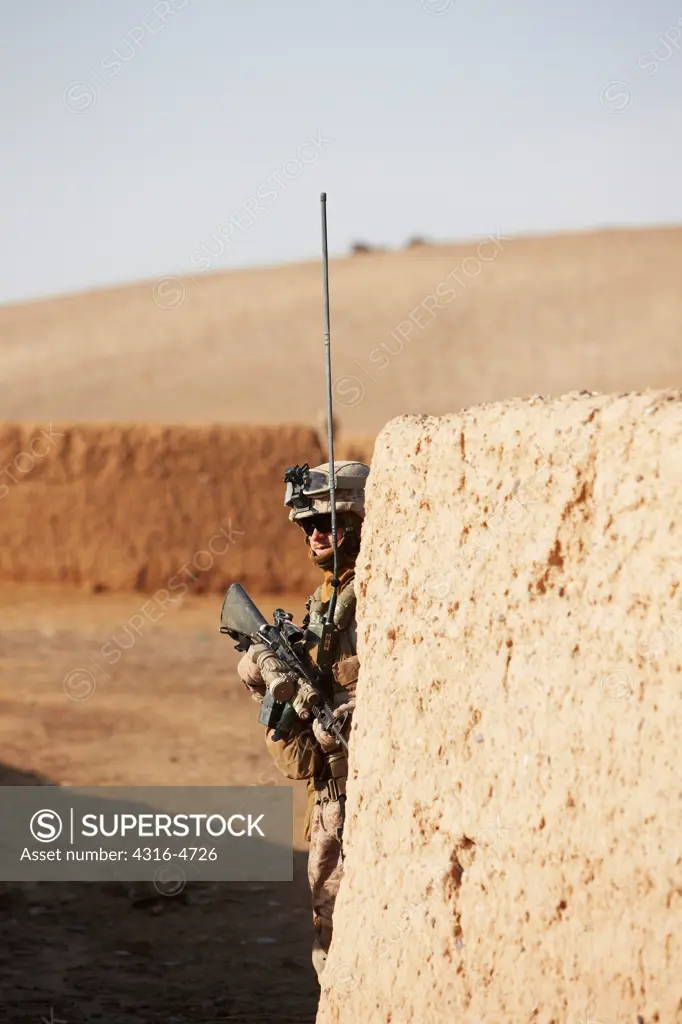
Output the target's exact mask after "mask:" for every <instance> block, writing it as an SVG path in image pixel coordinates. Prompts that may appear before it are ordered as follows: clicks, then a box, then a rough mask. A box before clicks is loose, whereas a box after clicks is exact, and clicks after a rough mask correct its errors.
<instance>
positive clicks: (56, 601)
mask: <svg viewBox="0 0 682 1024" xmlns="http://www.w3.org/2000/svg"><path fill="white" fill-rule="evenodd" d="M262 603H263V609H264V611H265V612H266V613H269V612H271V611H272V607H273V604H274V602H273V601H268V600H267V598H266V599H263V602H262ZM277 603H278V604H280V603H284V604H286V601H285V600H283V599H281V598H280V599H278V601H277ZM140 604H141V598H140V595H131V596H127V597H126V596H120V597H112V596H110V595H89V596H86V595H84V594H82V593H79V592H73V591H67V590H61V589H58V588H50V587H45V588H43V589H36V588H32V587H21V586H15V587H12V588H9V589H5V590H2V591H1V592H0V613H1V616H2V634H1V636H0V651H1V653H2V658H1V659H0V709H1V711H2V714H1V716H0V750H2V755H1V756H0V761H2V767H1V769H0V784H3V785H16V784H37V783H38V782H40V781H42V782H44V783H46V784H48V783H53V784H54V783H70V784H73V785H87V784H101V785H107V784H108V785H128V784H131V785H142V784H148V785H174V784H181V785H228V784H234V785H268V784H269V785H287V782H286V780H285V779H283V778H281V777H280V776H278V775H277V774H276V773H275V772H274V770H273V767H272V763H271V761H270V758H269V756H268V755H267V753H266V751H265V747H264V744H263V736H262V727H261V726H260V725H258V722H257V717H258V708H257V705H256V704H255V703H254V702H253V701H252V700H251V699H250V698H249V697H248V695H247V694H246V691H245V690H244V689H243V687H242V685H241V683H240V682H239V681H238V679H237V676H236V673H235V665H236V660H237V657H238V655H237V654H236V653H235V652H234V651H233V649H232V645H231V642H230V641H229V640H228V639H227V638H225V637H223V636H221V635H220V634H219V633H218V632H217V626H218V621H219V613H220V599H219V598H218V597H217V596H212V597H210V598H209V597H194V598H185V600H184V601H183V602H182V605H181V607H180V608H178V609H175V610H173V611H172V612H171V611H170V610H169V612H168V614H167V615H166V616H165V617H164V618H163V619H162V620H161V621H159V622H158V623H157V624H156V625H155V626H154V627H153V628H152V629H150V631H148V632H147V633H145V634H143V635H141V636H140V638H139V639H138V640H137V642H136V644H135V646H134V647H133V648H132V649H131V650H129V651H127V652H126V654H125V656H124V657H123V658H122V659H121V660H120V661H119V662H118V664H117V665H116V666H115V667H114V668H111V667H110V666H108V665H107V664H106V662H105V661H103V659H102V656H101V647H102V645H103V644H104V643H106V642H107V640H110V639H111V638H112V637H115V636H117V635H120V634H121V630H122V627H123V625H124V623H125V622H126V621H127V620H128V619H129V618H130V616H131V615H134V614H135V613H136V612H137V611H139V608H140ZM287 606H288V607H291V609H292V611H294V612H295V613H296V614H297V616H300V612H301V607H300V599H299V600H298V602H297V601H296V600H295V599H294V600H293V601H291V602H289V604H288V605H287ZM97 666H99V668H98V667H97ZM81 668H85V669H87V670H89V671H90V672H91V673H92V675H93V676H94V680H95V690H94V692H93V693H92V695H91V696H90V697H89V699H76V700H74V699H70V698H69V697H68V696H67V693H66V692H65V688H64V680H65V678H67V677H69V676H70V678H71V683H68V682H67V685H66V689H67V690H69V688H70V687H71V693H72V697H78V698H82V697H83V696H84V693H86V692H87V691H86V690H84V689H83V688H82V687H83V679H82V677H81V678H80V680H79V679H77V678H76V677H75V676H73V675H70V674H72V673H74V671H75V670H78V669H81ZM105 672H107V673H108V675H109V678H107V676H106V675H105ZM302 788H303V784H302V783H301V784H298V786H296V785H295V791H296V796H295V806H296V823H295V836H296V841H297V842H296V852H295V880H294V882H293V883H284V882H280V883H272V882H271V883H262V884H252V883H232V884H230V883H202V884H199V883H195V884H194V885H191V884H190V885H188V887H187V889H186V890H185V892H184V893H182V894H181V895H180V896H179V897H163V898H161V897H160V898H159V899H158V900H157V901H156V902H153V903H150V904H148V905H142V906H139V907H137V906H133V905H132V904H131V902H130V901H129V899H128V897H127V895H126V889H125V888H124V887H123V886H122V885H117V884H113V883H112V884H111V885H109V886H107V885H104V884H98V883H81V884H80V885H77V884H70V883H42V884H34V885H30V884H3V883H0V978H1V979H2V983H1V991H0V1019H1V1020H2V1021H3V1024H5V1022H7V1024H20V1022H21V1024H40V1021H41V1019H42V1018H43V1017H45V1018H46V1020H48V1021H50V1019H51V1018H50V1013H51V1011H52V1010H53V1011H54V1019H55V1021H56V1020H58V1019H59V1020H61V1021H66V1022H68V1024H86V1022H87V1024H94V1022H96V1021H101V1022H102V1024H123V1022H125V1024H199V1022H202V1024H203V1022H206V1024H208V1022H211V1024H213V1022H218V1021H220V1022H222V1021H231V1022H239V1024H261V1022H273V1024H276V1022H281V1024H308V1022H312V1021H313V1020H314V1017H315V1009H316V1005H317V998H318V987H317V982H316V981H315V978H314V973H313V971H312V967H311V966H310V952H309V949H310V941H311V932H312V924H311V919H310V910H309V904H310V899H309V892H308V883H307V877H306V867H305V865H306V853H305V852H304V851H305V849H306V844H304V843H303V841H302V812H303V808H304V803H305V799H304V793H303V792H301V789H302ZM263 939H265V940H268V941H267V942H263V941H262V940H263Z"/></svg>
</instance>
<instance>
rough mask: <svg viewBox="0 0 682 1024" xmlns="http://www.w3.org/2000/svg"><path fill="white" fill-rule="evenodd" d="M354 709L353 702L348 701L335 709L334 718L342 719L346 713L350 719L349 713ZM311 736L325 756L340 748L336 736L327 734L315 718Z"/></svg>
mask: <svg viewBox="0 0 682 1024" xmlns="http://www.w3.org/2000/svg"><path fill="white" fill-rule="evenodd" d="M354 707H355V700H351V701H348V703H347V704H342V705H341V707H338V708H336V710H335V711H334V718H336V719H337V721H338V719H339V718H343V716H344V715H346V714H347V713H348V716H349V717H350V713H351V712H352V711H353V708H354ZM313 734H314V736H315V739H316V740H317V742H318V743H319V744H320V746H321V747H322V750H323V751H324V753H325V754H331V752H332V751H334V750H338V749H339V747H340V746H341V744H340V743H339V741H338V740H337V738H336V736H333V735H332V734H331V733H330V732H327V730H326V729H325V728H324V727H323V726H322V725H321V723H320V721H319V720H318V719H317V718H316V719H315V721H314V722H313Z"/></svg>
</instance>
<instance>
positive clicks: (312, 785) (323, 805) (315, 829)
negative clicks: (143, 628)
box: [238, 461, 369, 978]
mask: <svg viewBox="0 0 682 1024" xmlns="http://www.w3.org/2000/svg"><path fill="white" fill-rule="evenodd" d="M334 469H335V473H336V484H335V499H336V501H335V505H336V513H337V515H336V528H337V546H338V579H339V587H338V597H337V602H336V608H335V612H334V622H335V624H336V627H337V632H335V633H334V643H335V647H334V650H333V652H332V658H331V672H330V676H329V679H328V680H327V686H328V689H327V693H326V694H325V696H326V697H327V698H328V700H329V701H330V703H331V704H332V705H333V706H334V708H335V711H334V714H335V717H336V718H341V717H342V716H346V719H347V725H346V726H344V728H345V730H346V731H345V736H346V737H347V736H348V733H349V731H350V720H351V716H352V711H353V708H354V707H355V688H356V685H357V679H358V673H359V668H360V663H359V659H358V656H357V628H356V621H355V590H354V585H353V578H354V576H355V560H356V558H357V555H358V551H359V549H360V533H361V529H362V521H363V519H364V515H365V483H366V481H367V477H368V475H369V467H368V466H366V465H364V464H363V463H362V462H350V461H348V462H335V463H334ZM303 494H304V496H305V507H301V504H302V501H301V494H300V493H299V494H298V495H297V499H296V500H294V498H293V497H292V494H291V487H289V488H288V490H287V496H286V497H285V505H288V506H289V507H290V509H291V511H290V513H289V519H290V520H291V521H292V522H295V523H298V525H299V526H300V527H301V528H302V529H303V531H304V532H305V538H306V544H307V545H308V548H309V552H308V557H309V558H310V559H311V560H312V561H313V562H314V564H315V565H316V566H317V567H318V568H319V569H321V570H322V572H323V573H324V579H323V582H322V583H321V585H320V586H319V587H318V588H317V590H316V591H315V593H314V594H313V595H312V597H310V598H309V600H308V602H307V604H306V608H307V614H306V616H305V619H304V620H303V627H304V629H305V630H306V634H307V642H306V646H307V647H308V650H309V651H310V655H311V657H312V658H313V659H314V660H316V659H317V646H318V643H319V639H320V633H321V629H322V625H323V623H324V617H325V612H326V611H327V608H328V606H329V600H330V598H331V595H332V580H333V578H334V573H333V564H334V552H333V547H332V526H331V495H330V491H329V463H325V464H324V465H322V466H317V467H315V468H314V469H312V470H309V472H308V476H307V483H306V486H305V489H304V491H303ZM276 662H277V659H274V658H273V656H272V654H271V653H270V651H269V650H268V649H267V648H266V647H264V646H262V645H255V646H253V647H251V648H250V649H249V650H248V651H247V653H246V654H245V655H244V656H243V657H242V659H241V661H240V662H239V665H238V672H239V675H240V678H241V679H242V681H243V683H244V685H245V686H246V687H247V689H248V690H250V691H251V693H252V694H253V695H254V697H255V699H256V700H259V701H261V702H262V699H263V694H264V692H265V682H266V681H267V683H268V684H269V685H272V680H273V678H275V676H276V674H277V673H280V674H282V673H283V674H285V675H286V667H285V666H283V665H282V664H281V663H276ZM273 663H276V664H273ZM273 673H274V675H273ZM264 676H265V681H264V678H263V677H264ZM273 732H274V730H273V729H267V730H266V745H267V747H268V750H269V752H270V754H271V755H272V757H273V759H274V761H275V763H276V765H277V767H278V768H279V770H280V771H281V772H282V774H283V775H285V776H286V777H287V778H289V779H307V780H308V812H307V816H306V825H305V839H306V840H307V841H309V842H310V853H309V856H308V881H309V883H310V889H311V893H312V905H313V906H312V909H313V927H314V930H315V936H314V941H313V966H314V968H315V971H316V972H317V976H318V978H319V977H320V976H321V974H322V971H323V970H324V966H325V963H326V960H327V952H328V950H329V945H330V943H331V937H332V914H333V912H334V902H335V900H336V895H337V893H338V890H339V884H340V882H341V876H342V872H343V852H342V843H341V831H342V829H343V822H344V810H345V799H346V779H347V777H348V759H347V755H346V752H345V751H344V749H343V747H342V746H341V744H339V743H338V742H337V740H336V739H335V737H334V736H332V735H331V734H330V733H328V732H326V731H325V730H324V729H323V728H322V727H321V726H320V723H319V722H318V721H317V719H315V720H314V722H313V725H312V728H311V727H310V725H309V723H306V722H303V721H301V720H300V719H298V720H297V721H296V724H295V725H294V727H293V728H292V729H291V731H290V732H289V733H288V734H287V736H286V738H283V739H279V740H275V739H273Z"/></svg>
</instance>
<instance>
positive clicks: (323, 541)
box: [310, 524, 343, 555]
mask: <svg viewBox="0 0 682 1024" xmlns="http://www.w3.org/2000/svg"><path fill="white" fill-rule="evenodd" d="M325 525H326V524H325ZM332 536H333V535H332V531H331V530H328V531H325V530H324V528H323V529H322V530H320V529H319V527H318V526H317V524H316V525H315V529H314V530H313V532H312V533H311V534H310V547H311V549H312V552H313V554H314V555H323V554H326V553H327V552H328V551H331V550H332V543H333V542H332ZM342 539H343V527H342V526H337V527H336V542H337V544H338V543H340V541H341V540H342Z"/></svg>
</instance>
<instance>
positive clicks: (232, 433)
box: [0, 424, 362, 596]
mask: <svg viewBox="0 0 682 1024" xmlns="http://www.w3.org/2000/svg"><path fill="white" fill-rule="evenodd" d="M360 446H361V447H362V443H361V444H360ZM338 457H340V456H338V455H337V458H338ZM323 459H324V454H323V452H322V451H321V449H320V445H319V441H318V438H317V434H316V433H315V431H313V430H309V429H306V428H300V427H295V426H282V427H278V428H274V427H263V428H260V427H227V426H219V427H215V428H211V427H181V426H174V427H157V426H121V425H117V426H102V425H95V424H92V425H87V426H86V425H81V426H73V425H72V426H60V425H53V426H50V425H43V424H38V425H22V426H16V425H5V426H3V427H2V428H0V466H2V467H3V469H2V473H1V474H0V579H2V580H5V581H36V582H66V583H74V584H81V585H85V586H87V587H90V588H93V589H98V588H102V589H110V590H128V589H139V590H145V591H156V590H157V589H159V588H161V589H166V590H167V591H168V592H169V593H170V594H171V596H179V595H180V594H181V593H183V592H184V591H185V590H186V589H191V590H195V591H204V590H221V589H223V588H224V587H225V586H227V585H229V584H230V583H231V582H233V581H234V580H239V581H240V582H242V583H243V584H244V585H245V586H247V587H252V588H257V589H260V590H261V591H263V590H266V591H270V592H274V591H280V590H292V589H299V588H303V589H305V588H307V587H310V585H311V584H313V585H317V582H318V579H317V577H318V575H319V574H318V572H317V571H316V570H314V569H313V568H312V567H311V566H310V564H309V562H308V560H307V550H306V548H305V544H304V540H303V534H302V532H301V531H300V530H299V529H298V527H295V526H293V525H292V524H291V523H289V521H288V518H287V510H286V509H285V508H284V505H283V495H284V485H283V482H282V481H283V477H284V470H285V469H286V467H287V466H288V465H291V464H294V463H296V462H299V463H302V462H304V461H306V460H307V461H308V462H310V464H311V465H315V464H316V463H319V462H321V461H323Z"/></svg>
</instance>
